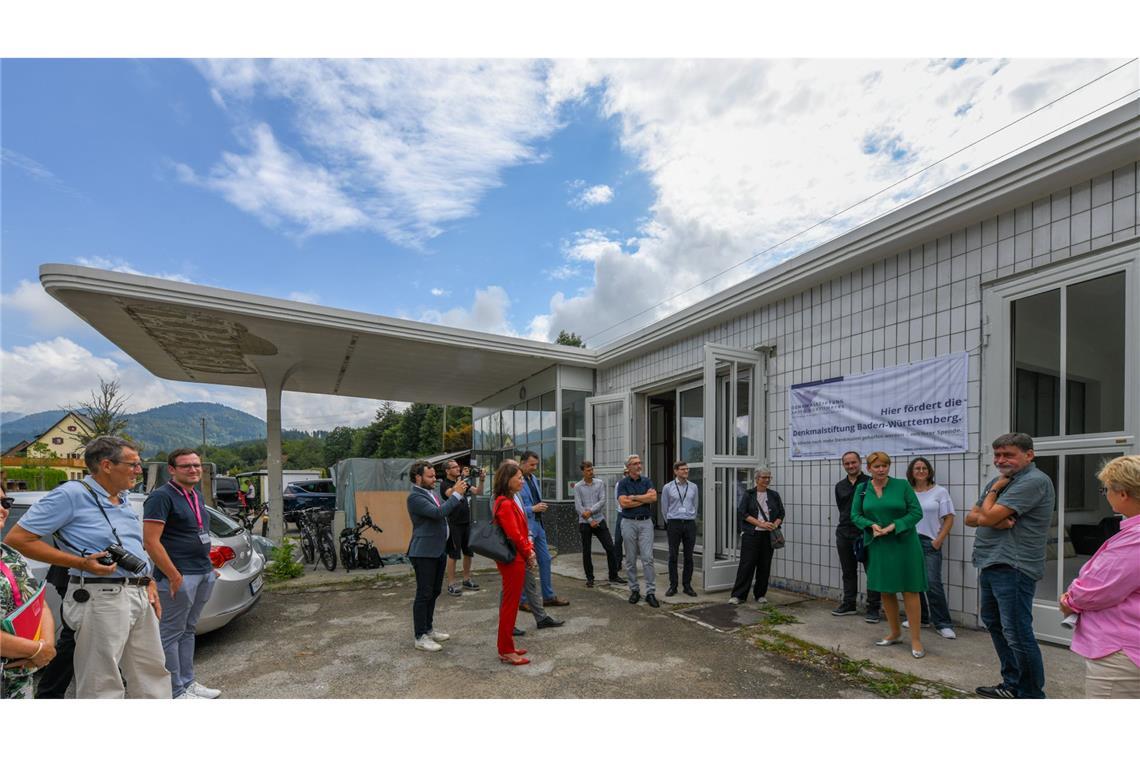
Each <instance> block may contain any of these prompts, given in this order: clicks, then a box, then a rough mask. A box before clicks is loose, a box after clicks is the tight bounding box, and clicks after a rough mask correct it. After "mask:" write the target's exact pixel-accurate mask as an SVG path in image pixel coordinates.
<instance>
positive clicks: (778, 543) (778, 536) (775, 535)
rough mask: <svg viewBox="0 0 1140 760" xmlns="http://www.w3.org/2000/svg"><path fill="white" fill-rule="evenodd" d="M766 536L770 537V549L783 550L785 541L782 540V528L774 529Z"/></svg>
mask: <svg viewBox="0 0 1140 760" xmlns="http://www.w3.org/2000/svg"><path fill="white" fill-rule="evenodd" d="M768 535H770V536H771V537H772V548H773V549H783V548H784V544H785V543H786V541H785V540H784V531H783V529H782V528H776V529H775V530H773V531H772V532H771V533H769V534H768Z"/></svg>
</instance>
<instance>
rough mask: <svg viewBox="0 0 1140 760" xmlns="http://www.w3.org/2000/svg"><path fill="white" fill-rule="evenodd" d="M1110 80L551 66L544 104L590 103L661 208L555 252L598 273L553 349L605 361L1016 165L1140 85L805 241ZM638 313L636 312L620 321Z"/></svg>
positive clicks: (813, 63)
mask: <svg viewBox="0 0 1140 760" xmlns="http://www.w3.org/2000/svg"><path fill="white" fill-rule="evenodd" d="M1115 65H1119V64H1118V63H1117V64H1114V63H1110V62H1106V61H1102V60H1074V61H1042V60H1030V59H1026V60H1012V61H992V60H990V61H974V60H969V61H966V62H964V63H963V64H962V65H951V63H950V62H948V61H927V60H890V61H871V60H857V61H837V60H822V59H821V60H765V61H756V60H743V61H741V60H735V61H734V60H702V61H686V60H628V61H614V60H606V61H579V60H575V61H557V62H555V63H554V64H553V66H552V67H551V69H550V71H549V75H548V77H547V86H548V96H549V98H550V99H551V101H552V102H562V101H568V100H578V99H581V98H583V97H584V96H585V95H586V93H587V92H590V93H594V92H596V93H599V96H598V97H599V98H600V103H601V106H600V108H601V116H602V117H603V118H606V119H612V120H615V121H616V123H617V124H618V125H619V130H620V143H621V147H622V149H623V151H625V152H626V153H627V154H629V155H632V156H633V157H635V159H636V160H637V162H638V166H639V168H640V170H641V171H642V172H644V174H645V176H646V178H647V179H648V181H649V183H650V185H651V187H652V189H653V190H654V192H655V201H654V203H653V205H652V207H651V209H650V216H649V220H648V221H647V223H646V224H645V225H644V226H643V229H642V230H641V232H640V234H638V235H637V236H636V238H635V240H633V241H630V240H626V241H624V243H623V242H621V241H620V238H617V236H616V235H614V234H613V233H607V232H602V231H598V230H584V231H582V232H581V233H579V234H578V235H577V236H576V237H575V239H573V240H572V241H571V242H569V243H568V244H564V245H563V254H564V258H565V259H566V261H567V262H569V263H571V264H573V263H575V262H592V263H593V265H594V272H593V274H594V285H593V287H591V288H589V289H587V290H586V291H584V292H580V293H577V294H575V295H573V296H567V295H566V294H564V293H556V294H555V295H554V297H553V298H552V299H551V301H550V309H549V311H548V314H547V315H545V316H548V317H549V319H548V321H547V324H548V325H549V332H548V334H547V336H546V337H547V338H548V339H549V338H552V337H553V336H554V335H556V334H557V332H558V330H559V329H566V330H572V331H574V332H577V333H578V334H580V335H583V336H585V337H593V339H592V340H590V344H591V345H595V346H600V345H603V344H605V343H607V342H609V341H611V340H613V339H615V338H617V337H619V336H620V335H621V334H623V333H627V332H629V331H631V330H633V329H636V328H637V327H640V326H643V325H645V324H648V323H649V322H651V321H653V320H656V319H660V318H662V317H663V316H665V315H667V314H669V313H672V312H674V311H676V310H677V309H679V308H681V307H683V306H685V305H687V304H689V303H692V302H694V301H696V300H699V299H700V298H702V297H705V296H707V295H710V294H711V293H712V292H715V291H718V290H721V289H723V288H725V287H728V286H730V285H731V284H733V283H734V282H737V281H739V280H741V279H743V278H745V277H747V276H750V275H752V274H754V273H755V272H757V271H760V270H761V269H764V268H767V267H769V266H772V265H773V264H775V263H778V262H779V261H782V260H784V259H786V258H788V257H790V256H792V255H794V254H796V253H798V252H800V251H802V250H803V249H805V248H807V247H809V246H811V245H815V244H818V243H820V242H823V241H824V240H827V239H830V238H832V237H834V236H835V235H837V234H840V233H842V232H844V231H846V230H848V229H850V228H852V227H853V226H855V225H857V224H859V223H861V222H863V221H865V220H867V219H869V218H872V217H874V216H875V215H878V214H881V213H883V212H885V211H887V210H889V209H890V208H891V207H893V206H896V205H898V204H899V203H900V202H903V201H906V200H909V199H912V198H914V197H917V196H918V195H920V194H922V193H924V192H928V191H929V190H931V189H933V188H936V187H938V186H939V185H941V184H943V183H945V182H947V181H950V180H952V179H953V178H954V177H956V176H957V175H959V174H960V173H961V172H962V171H963V170H964V169H968V168H974V167H978V166H981V165H983V164H984V163H985V162H987V161H991V160H993V159H995V158H997V157H999V156H1001V155H1002V154H1004V153H1007V152H1009V151H1011V150H1016V149H1020V148H1021V147H1023V146H1024V145H1025V144H1026V143H1027V142H1029V141H1030V140H1031V139H1032V138H1035V137H1042V136H1045V135H1046V134H1047V133H1048V132H1049V131H1050V130H1052V129H1054V128H1056V127H1058V126H1061V125H1063V124H1065V123H1066V122H1068V121H1070V120H1072V119H1073V118H1075V117H1076V116H1080V115H1083V114H1085V113H1086V112H1088V111H1091V110H1093V109H1094V108H1095V107H1096V106H1098V105H1101V104H1103V103H1105V102H1108V101H1111V100H1112V99H1113V98H1115V97H1118V96H1119V95H1121V94H1123V93H1124V92H1127V91H1128V90H1130V89H1132V88H1133V87H1134V86H1135V84H1134V82H1135V78H1134V75H1133V76H1132V79H1131V80H1129V79H1128V73H1127V71H1126V70H1122V71H1121V72H1118V73H1117V74H1116V75H1114V77H1110V78H1108V79H1106V80H1103V81H1102V82H1101V83H1098V85H1094V86H1093V87H1090V88H1087V89H1086V90H1083V91H1081V92H1080V93H1078V94H1077V95H1075V96H1073V97H1072V98H1069V99H1066V100H1065V101H1064V107H1063V108H1057V107H1054V108H1050V109H1048V110H1046V111H1043V112H1042V113H1040V114H1037V115H1035V116H1032V117H1030V118H1029V119H1026V120H1025V121H1024V122H1022V124H1020V125H1018V128H1017V129H1011V130H1007V131H1006V132H1002V133H1000V134H998V135H995V136H993V137H990V138H989V139H986V140H985V141H983V142H982V143H981V144H980V145H979V146H978V147H976V148H973V149H970V150H968V151H965V152H963V153H961V154H959V155H956V156H954V158H953V159H952V160H951V161H947V162H944V163H942V164H939V165H937V166H935V167H934V168H933V169H931V170H930V171H928V172H926V173H924V174H922V175H921V176H919V177H918V178H916V179H913V180H910V181H908V182H905V183H903V184H901V185H900V186H899V187H896V188H893V189H891V190H890V191H889V192H886V193H883V194H881V195H878V196H876V197H874V198H872V199H871V200H870V201H869V202H867V203H864V204H862V205H860V206H859V207H858V208H857V209H855V210H853V211H851V212H848V213H846V214H845V215H843V216H842V217H841V218H838V219H835V220H833V221H828V222H825V223H823V224H819V225H818V226H815V227H814V228H813V225H817V223H819V222H820V221H821V220H824V219H826V218H827V217H829V216H831V215H832V214H834V213H836V212H837V211H840V210H842V209H845V208H847V207H848V206H851V205H852V204H854V203H856V202H858V201H860V200H862V199H864V198H868V197H870V196H874V195H875V194H876V193H877V192H879V191H880V190H882V189H883V188H884V187H885V186H887V185H890V184H891V183H893V182H896V181H898V180H900V179H902V178H904V177H905V176H906V175H907V174H908V173H911V172H913V171H915V170H917V169H919V168H922V167H924V166H926V165H928V164H930V163H933V162H934V161H936V160H938V159H941V158H943V157H944V156H946V155H947V154H950V153H951V152H953V151H955V150H957V149H959V148H961V147H964V146H966V145H969V144H970V143H972V142H974V141H975V140H978V139H980V138H982V137H984V136H986V135H987V134H988V133H990V132H993V131H994V130H996V129H997V128H998V127H1000V126H1002V125H1004V124H1006V123H1008V122H1011V121H1013V120H1014V119H1016V118H1018V117H1019V116H1022V115H1024V114H1025V113H1026V112H1027V111H1028V110H1030V109H1032V108H1035V107H1039V106H1040V105H1042V104H1043V103H1045V102H1048V101H1049V100H1051V99H1054V98H1056V97H1058V96H1059V95H1061V94H1063V93H1066V92H1068V91H1070V90H1073V89H1075V88H1076V87H1077V86H1079V85H1081V84H1084V83H1085V82H1087V81H1089V80H1091V79H1093V78H1094V77H1095V76H1097V75H1098V74H1101V73H1103V72H1105V71H1107V70H1109V69H1110V68H1113V66H1115ZM808 228H812V229H810V230H808ZM805 230H808V231H807V232H806V233H805V232H804V231H805ZM797 233H803V234H797ZM793 236H795V237H794V238H793ZM788 238H793V239H792V240H790V241H787V239H788ZM785 241H787V242H785ZM769 249H770V250H769ZM749 259H750V260H749ZM745 260H749V261H747V263H745V264H743V265H740V266H735V267H734V268H732V269H731V270H730V271H727V272H725V274H723V275H718V273H719V272H721V271H723V270H729V268H730V267H733V265H736V264H739V263H740V262H742V261H745ZM710 278H711V281H710V282H708V283H704V284H702V281H704V280H706V279H710ZM674 294H678V295H677V296H676V297H674V298H669V296H673V295H674ZM666 299H668V300H666ZM663 301H664V303H661V302H663ZM638 312H644V313H643V314H642V315H641V316H638V317H636V318H634V319H632V320H628V321H623V320H625V319H626V318H627V317H630V316H631V315H633V314H636V313H638ZM532 324H533V322H532ZM615 324H616V325H617V327H616V328H614V329H611V330H608V331H607V332H605V333H601V334H599V333H600V331H602V330H605V329H607V328H610V327H611V326H614V325H615Z"/></svg>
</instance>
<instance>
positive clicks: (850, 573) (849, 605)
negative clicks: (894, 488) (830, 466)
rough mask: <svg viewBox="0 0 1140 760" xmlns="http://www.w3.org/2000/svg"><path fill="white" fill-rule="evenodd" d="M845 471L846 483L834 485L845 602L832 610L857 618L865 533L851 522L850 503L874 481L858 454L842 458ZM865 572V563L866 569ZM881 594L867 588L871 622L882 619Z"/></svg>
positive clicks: (846, 455) (868, 618)
mask: <svg viewBox="0 0 1140 760" xmlns="http://www.w3.org/2000/svg"><path fill="white" fill-rule="evenodd" d="M841 461H842V463H843V470H844V472H846V473H847V475H846V477H844V478H843V480H841V481H839V482H838V483H836V484H835V506H836V507H838V508H839V524H838V525H836V526H835V549H836V551H837V552H838V553H839V568H840V571H841V572H842V573H843V601H842V602H840V604H839V606H838V607H836V608H835V609H833V610H832V611H831V614H832V615H854V614H855V613H856V611H857V610H856V608H855V600H856V598H857V597H858V596H859V562H858V561H857V560H856V559H855V541H856V539H858V538H859V536H860V535H862V531H861V530H859V529H858V528H856V527H855V523H853V522H851V502H852V501H854V499H855V491H857V490H858V489H859V488H860V487H861V486H862V485H863V484H864V483H866V482H868V481H870V480H871V478H870V476H868V475H867V473H865V472H863V459H862V457H860V456H859V452H858V451H848V452H847V453H845V454H844V455H843V458H842V460H841ZM863 569H864V571H866V569H867V568H866V563H864V567H863ZM881 602H882V595H881V594H880V593H879V592H878V591H871V590H870V589H867V617H866V618H864V619H865V620H866V621H867V622H868V623H877V622H879V620H880V610H881Z"/></svg>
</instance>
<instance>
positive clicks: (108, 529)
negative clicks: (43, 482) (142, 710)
mask: <svg viewBox="0 0 1140 760" xmlns="http://www.w3.org/2000/svg"><path fill="white" fill-rule="evenodd" d="M83 460H84V463H85V464H86V465H87V469H88V471H89V472H90V473H91V474H90V475H88V476H86V477H85V478H83V480H81V481H80V480H72V481H68V482H66V483H62V484H60V485H59V486H58V487H57V488H55V489H54V490H52V491H50V492H49V493H48V494H47V495H46V496H44V497H43V498H42V499H40V500H39V501H38V502H36V503H35V504H33V505H32V507H31V509H29V510H28V512H27V514H25V515H24V516H23V517H21V518H20V521H19V522H18V523H17V524H16V525H15V526H14V527H13V528H12V531H11V532H10V533H9V534H8V536H7V538H6V539H5V543H7V544H8V546H10V547H12V548H13V549H15V550H16V551H18V552H19V553H20V554H23V555H24V556H25V557H30V558H31V559H36V560H39V561H40V562H46V563H47V564H49V565H60V566H62V567H67V568H70V578H69V581H68V584H67V594H66V595H65V596H64V598H63V606H62V608H61V610H60V614H61V616H62V617H63V619H64V620H66V621H67V623H68V625H70V626H71V627H72V629H73V630H74V631H75V658H74V659H75V696H76V698H78V699H122V698H123V696H124V695H129V696H130V697H131V698H133V699H140V698H142V699H170V673H168V672H167V670H166V667H165V660H166V657H165V656H164V654H163V651H162V640H161V638H160V636H159V631H158V620H159V616H160V615H162V602H161V601H160V600H159V596H158V589H157V588H156V587H155V584H154V583H153V582H152V581H151V578H150V577H149V576H148V575H146V574H145V573H146V570H145V568H144V569H143V570H142V571H141V572H139V573H134V572H130V571H129V570H127V568H126V567H122V566H120V565H119V563H117V562H111V563H109V564H103V563H102V562H100V559H102V560H103V561H104V562H105V561H107V560H108V559H109V556H108V553H107V552H106V551H105V550H106V549H107V548H108V547H110V546H112V545H115V544H117V545H119V546H121V547H122V548H123V549H124V550H126V551H127V552H129V553H130V554H133V555H134V556H135V557H137V558H138V559H140V560H142V561H143V562H145V561H146V559H147V557H146V552H145V551H144V550H143V527H142V520H140V519H139V517H138V515H136V514H135V512H134V510H133V509H131V505H130V502H129V501H128V499H127V494H128V492H129V491H130V488H131V486H133V485H134V484H135V478H136V477H137V475H138V473H140V472H142V460H141V459H140V458H139V452H138V450H137V449H136V448H135V447H134V444H133V443H131V442H130V441H127V440H124V439H122V438H116V437H113V436H99V437H98V438H95V439H93V440H92V441H91V442H90V443H88V444H87V446H86V447H85V448H84V450H83ZM52 534H55V535H56V536H57V540H58V542H59V544H60V545H61V546H63V547H64V548H65V549H66V551H64V550H63V549H57V548H55V547H53V546H50V545H49V544H48V543H47V542H45V541H43V540H42V539H43V538H44V537H47V536H51V535H52ZM124 679H125V681H126V686H125V687H124V684H123V681H124Z"/></svg>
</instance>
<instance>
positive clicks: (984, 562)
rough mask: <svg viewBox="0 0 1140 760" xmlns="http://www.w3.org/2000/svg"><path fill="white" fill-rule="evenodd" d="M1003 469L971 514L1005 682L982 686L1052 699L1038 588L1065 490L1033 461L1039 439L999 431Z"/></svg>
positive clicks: (998, 694) (998, 459) (982, 591)
mask: <svg viewBox="0 0 1140 760" xmlns="http://www.w3.org/2000/svg"><path fill="white" fill-rule="evenodd" d="M991 448H993V452H994V468H995V469H997V471H998V473H999V475H998V476H997V477H996V478H994V479H993V480H991V481H990V482H989V483H987V484H986V487H985V489H984V490H983V491H982V495H981V496H980V497H979V498H978V501H977V503H975V504H974V507H973V509H971V510H970V511H969V513H968V514H967V515H966V524H967V525H971V526H974V527H976V528H977V529H978V530H977V532H976V533H975V534H974V567H976V568H978V616H979V617H980V618H981V620H982V624H983V625H984V626H985V627H986V629H987V630H988V631H989V632H990V638H991V639H992V640H993V644H994V649H995V650H997V656H998V660H999V661H1000V662H1001V683H1000V684H998V685H997V686H979V687H978V688H977V689H975V691H976V692H977V693H978V694H979V695H981V696H983V697H989V698H991V699H1044V698H1045V665H1044V663H1043V662H1042V661H1041V647H1039V646H1038V645H1037V637H1036V636H1034V635H1033V595H1034V592H1035V591H1036V590H1037V581H1039V580H1041V577H1042V576H1043V575H1045V546H1046V544H1047V543H1048V541H1049V523H1050V522H1051V521H1052V519H1053V506H1054V504H1056V501H1057V495H1056V492H1055V491H1054V489H1053V481H1051V480H1049V476H1048V475H1046V474H1045V473H1043V472H1041V470H1038V469H1037V465H1035V464H1034V463H1033V458H1034V456H1035V454H1034V452H1033V439H1032V438H1030V437H1029V436H1028V435H1026V434H1025V433H1006V434H1005V435H999V436H998V437H997V438H995V439H994V442H993V443H992V444H991Z"/></svg>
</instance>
